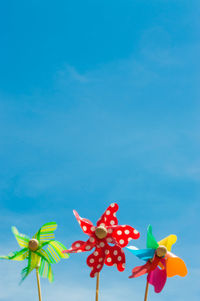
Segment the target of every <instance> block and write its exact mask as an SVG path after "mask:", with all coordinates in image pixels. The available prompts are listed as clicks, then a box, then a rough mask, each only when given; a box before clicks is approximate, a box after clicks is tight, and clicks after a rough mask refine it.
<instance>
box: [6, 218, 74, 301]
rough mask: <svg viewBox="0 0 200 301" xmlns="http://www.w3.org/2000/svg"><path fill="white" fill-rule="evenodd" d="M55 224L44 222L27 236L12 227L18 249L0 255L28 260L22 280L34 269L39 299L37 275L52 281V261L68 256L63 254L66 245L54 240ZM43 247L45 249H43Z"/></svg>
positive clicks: (11, 258)
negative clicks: (32, 234) (30, 236)
mask: <svg viewBox="0 0 200 301" xmlns="http://www.w3.org/2000/svg"><path fill="white" fill-rule="evenodd" d="M56 228H57V224H56V223H54V222H51V223H46V224H44V225H43V226H42V227H41V228H40V229H39V231H38V232H37V233H36V234H35V235H34V236H33V238H31V239H30V238H29V237H28V236H26V235H24V234H21V233H19V232H18V230H17V228H16V227H12V232H13V234H14V235H15V238H16V239H17V242H18V244H19V246H20V247H21V248H22V249H21V250H20V251H17V252H13V253H10V254H9V255H8V256H0V259H9V260H17V261H22V260H24V259H27V260H28V265H27V266H26V267H25V268H24V269H23V270H22V272H21V275H22V281H23V280H24V279H25V278H26V277H27V276H28V275H29V274H30V272H31V271H32V270H34V269H36V275H37V284H38V295H39V301H41V289H40V279H39V275H40V276H42V277H44V278H48V279H49V281H50V282H52V281H53V273H52V269H51V264H52V263H57V262H59V261H60V259H61V258H68V257H69V255H68V254H63V252H62V251H63V250H64V249H66V247H65V246H64V245H63V244H61V243H60V242H59V241H57V240H55V236H54V231H55V230H56ZM45 247H47V248H46V250H45Z"/></svg>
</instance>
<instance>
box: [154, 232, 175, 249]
mask: <svg viewBox="0 0 200 301" xmlns="http://www.w3.org/2000/svg"><path fill="white" fill-rule="evenodd" d="M176 241H177V236H176V235H173V234H171V235H169V236H167V237H165V238H164V239H162V240H161V241H159V242H158V244H159V246H160V245H162V246H165V247H166V248H167V251H171V248H172V245H173V244H175V242H176Z"/></svg>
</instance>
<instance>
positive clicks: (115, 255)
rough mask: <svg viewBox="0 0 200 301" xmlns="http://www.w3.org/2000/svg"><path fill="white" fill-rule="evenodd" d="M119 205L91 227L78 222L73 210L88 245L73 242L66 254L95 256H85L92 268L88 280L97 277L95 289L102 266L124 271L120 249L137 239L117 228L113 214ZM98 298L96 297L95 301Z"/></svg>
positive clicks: (127, 229) (131, 230)
mask: <svg viewBox="0 0 200 301" xmlns="http://www.w3.org/2000/svg"><path fill="white" fill-rule="evenodd" d="M117 210H118V205H117V204H116V203H113V204H111V205H110V206H109V207H108V208H107V209H106V211H105V212H104V214H103V215H102V216H101V217H100V219H99V220H98V222H97V225H96V226H94V225H93V224H92V223H91V221H89V220H88V219H85V218H81V217H80V216H79V215H78V213H77V212H76V211H75V210H74V211H73V213H74V215H75V217H76V219H77V221H78V223H79V224H80V226H81V228H82V230H83V232H84V233H85V234H87V235H89V239H88V240H87V241H80V240H78V241H75V242H74V243H73V244H72V246H71V248H70V249H69V250H65V251H63V252H66V253H79V252H85V251H91V250H92V249H93V248H95V249H94V252H93V253H92V254H91V255H89V256H88V258H87V264H88V266H89V267H90V268H91V273H90V276H91V277H95V276H97V289H98V281H99V280H98V278H99V272H100V271H101V270H102V268H103V266H104V264H106V265H107V266H113V265H115V266H117V269H118V271H120V272H123V271H124V269H125V254H124V251H123V248H124V247H125V246H127V245H128V243H129V241H130V240H131V239H138V238H139V236H140V234H139V232H138V231H137V230H135V229H134V228H132V227H131V226H128V225H122V226H120V225H118V220H117V218H116V212H117ZM97 299H98V296H97V295H96V300H97Z"/></svg>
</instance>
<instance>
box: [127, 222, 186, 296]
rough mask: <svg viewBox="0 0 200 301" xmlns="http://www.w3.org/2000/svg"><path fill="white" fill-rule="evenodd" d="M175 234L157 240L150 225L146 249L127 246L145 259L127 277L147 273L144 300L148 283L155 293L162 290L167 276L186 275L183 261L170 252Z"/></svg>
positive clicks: (174, 240)
mask: <svg viewBox="0 0 200 301" xmlns="http://www.w3.org/2000/svg"><path fill="white" fill-rule="evenodd" d="M176 240H177V237H176V235H169V236H167V237H166V238H164V239H162V240H161V241H159V242H157V241H156V239H155V237H154V236H153V234H152V227H151V225H149V226H148V229H147V249H142V250H139V249H137V248H135V247H131V246H130V247H127V248H128V249H129V250H130V251H131V252H132V253H133V254H135V255H136V256H137V257H138V258H140V259H142V260H144V261H146V263H145V264H144V265H142V266H138V267H135V268H134V269H133V270H132V275H131V276H130V277H129V278H135V277H139V276H142V275H144V274H146V273H147V286H146V291H145V299H144V300H145V301H146V300H147V295H148V286H149V283H150V284H151V285H153V286H154V290H155V292H156V293H159V292H161V291H162V289H163V287H164V285H165V283H166V280H167V277H173V276H175V275H179V276H181V277H184V276H186V275H187V268H186V265H185V263H184V261H183V260H182V259H181V258H179V257H177V256H176V255H174V254H173V253H171V247H172V245H173V244H174V243H175V242H176Z"/></svg>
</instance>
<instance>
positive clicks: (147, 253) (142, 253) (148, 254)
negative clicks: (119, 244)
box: [127, 246, 155, 261]
mask: <svg viewBox="0 0 200 301" xmlns="http://www.w3.org/2000/svg"><path fill="white" fill-rule="evenodd" d="M127 249H128V250H129V251H130V252H132V253H133V254H134V255H135V256H137V257H138V258H139V259H142V260H144V261H148V260H149V259H151V258H153V257H154V253H155V250H154V249H141V250H139V249H137V248H135V247H131V246H130V247H127Z"/></svg>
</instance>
